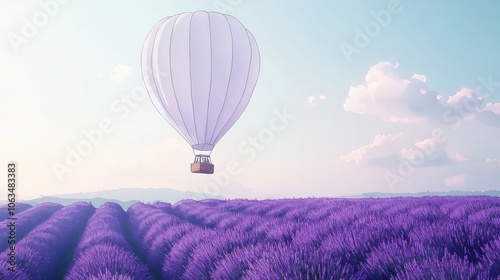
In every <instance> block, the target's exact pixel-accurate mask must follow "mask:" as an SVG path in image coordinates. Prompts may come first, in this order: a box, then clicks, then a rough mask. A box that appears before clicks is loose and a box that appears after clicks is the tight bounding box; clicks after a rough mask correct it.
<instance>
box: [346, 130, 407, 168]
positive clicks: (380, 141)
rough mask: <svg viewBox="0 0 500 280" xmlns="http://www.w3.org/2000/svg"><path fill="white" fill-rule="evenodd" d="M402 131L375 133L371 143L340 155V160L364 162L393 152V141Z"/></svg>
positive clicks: (398, 137) (399, 136)
mask: <svg viewBox="0 0 500 280" xmlns="http://www.w3.org/2000/svg"><path fill="white" fill-rule="evenodd" d="M401 136H402V133H398V134H390V135H380V134H378V135H376V136H375V137H374V138H373V142H372V143H371V144H368V145H365V146H362V147H361V148H359V149H357V150H354V151H352V152H350V153H349V154H347V155H343V156H341V157H340V160H341V161H343V162H345V163H356V164H360V163H366V162H368V161H369V160H371V159H374V158H378V157H383V156H389V155H391V154H392V153H393V149H394V148H393V147H394V145H393V143H394V142H395V141H397V140H399V139H400V138H401Z"/></svg>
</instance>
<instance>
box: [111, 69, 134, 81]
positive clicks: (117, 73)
mask: <svg viewBox="0 0 500 280" xmlns="http://www.w3.org/2000/svg"><path fill="white" fill-rule="evenodd" d="M133 71H134V70H133V69H132V67H130V66H125V65H122V64H118V65H116V66H115V69H114V72H113V73H111V74H110V75H109V78H110V79H111V80H112V81H115V82H117V83H119V84H122V83H123V81H125V79H126V78H128V77H129V76H130V74H132V72H133Z"/></svg>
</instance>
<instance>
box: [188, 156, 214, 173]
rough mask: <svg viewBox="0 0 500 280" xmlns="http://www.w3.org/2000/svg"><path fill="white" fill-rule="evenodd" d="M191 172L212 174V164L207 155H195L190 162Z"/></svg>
mask: <svg viewBox="0 0 500 280" xmlns="http://www.w3.org/2000/svg"><path fill="white" fill-rule="evenodd" d="M191 173H201V174H214V165H213V164H212V162H211V160H210V156H208V155H196V156H195V158H194V162H193V163H191Z"/></svg>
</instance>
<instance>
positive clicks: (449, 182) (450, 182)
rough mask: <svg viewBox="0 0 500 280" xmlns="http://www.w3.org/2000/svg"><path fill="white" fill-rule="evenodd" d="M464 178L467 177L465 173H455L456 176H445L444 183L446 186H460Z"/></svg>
mask: <svg viewBox="0 0 500 280" xmlns="http://www.w3.org/2000/svg"><path fill="white" fill-rule="evenodd" d="M466 178H467V176H466V175H465V174H461V175H456V176H453V177H449V178H446V179H445V180H444V184H445V185H446V186H447V187H457V186H461V185H463V184H464V182H465V179H466Z"/></svg>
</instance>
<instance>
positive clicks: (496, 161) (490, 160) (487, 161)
mask: <svg viewBox="0 0 500 280" xmlns="http://www.w3.org/2000/svg"><path fill="white" fill-rule="evenodd" d="M485 162H486V163H500V159H497V158H487V159H486V160H485Z"/></svg>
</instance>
